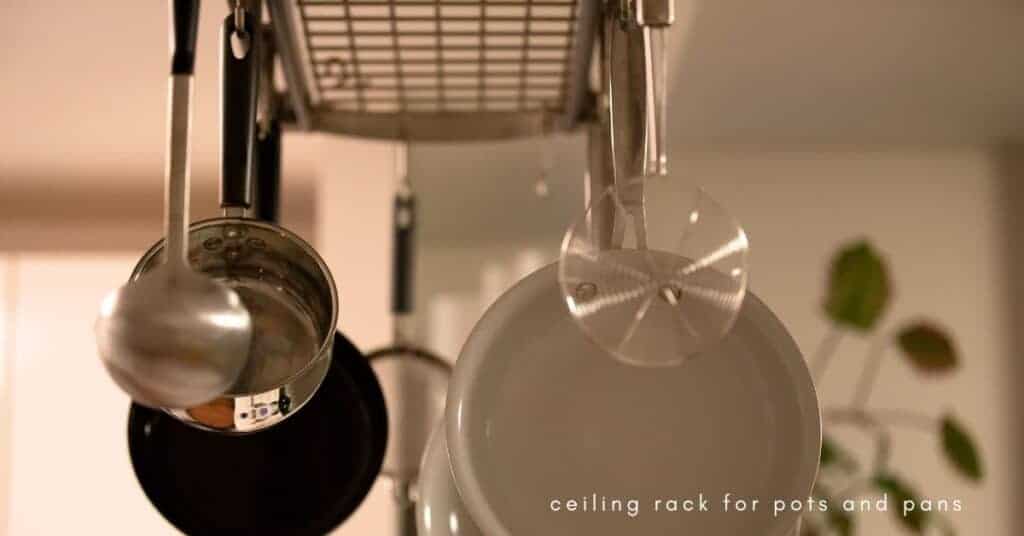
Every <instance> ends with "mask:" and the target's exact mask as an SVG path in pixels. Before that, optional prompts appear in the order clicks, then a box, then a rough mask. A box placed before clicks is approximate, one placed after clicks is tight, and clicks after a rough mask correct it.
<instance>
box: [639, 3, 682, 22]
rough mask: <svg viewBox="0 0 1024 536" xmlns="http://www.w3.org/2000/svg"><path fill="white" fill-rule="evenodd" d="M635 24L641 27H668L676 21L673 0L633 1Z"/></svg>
mask: <svg viewBox="0 0 1024 536" xmlns="http://www.w3.org/2000/svg"><path fill="white" fill-rule="evenodd" d="M634 2H635V8H634V10H635V13H636V22H637V24H639V25H641V26H668V25H670V24H672V23H673V22H675V20H676V3H675V0H634Z"/></svg>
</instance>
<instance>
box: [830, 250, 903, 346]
mask: <svg viewBox="0 0 1024 536" xmlns="http://www.w3.org/2000/svg"><path fill="white" fill-rule="evenodd" d="M827 292H828V295H827V297H826V298H825V314H827V315H828V317H829V318H830V319H832V321H833V322H835V323H836V324H839V325H841V326H845V327H849V328H852V329H856V330H859V331H868V330H870V329H871V328H873V327H874V326H875V324H876V323H877V322H878V319H879V318H881V316H882V313H883V312H884V311H885V308H886V306H887V305H888V303H889V293H890V289H889V274H888V272H887V270H886V268H885V263H884V262H883V261H882V258H881V256H879V254H878V253H877V252H876V251H875V250H874V248H873V247H871V244H869V243H868V242H866V241H861V242H856V243H853V244H850V245H848V246H846V247H844V248H842V249H841V250H839V252H838V253H837V254H836V256H835V257H833V259H832V268H831V273H830V274H829V281H828V290H827Z"/></svg>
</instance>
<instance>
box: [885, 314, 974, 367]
mask: <svg viewBox="0 0 1024 536" xmlns="http://www.w3.org/2000/svg"><path fill="white" fill-rule="evenodd" d="M896 342H897V343H898V344H899V347H900V349H901V350H903V354H904V355H905V356H906V357H907V359H908V360H909V361H910V364H911V365H913V366H914V368H916V369H917V370H919V371H921V372H949V371H952V370H953V369H955V368H956V367H957V365H958V364H959V363H960V359H959V356H958V355H957V352H956V347H955V346H954V345H953V339H952V338H951V337H950V336H949V335H948V334H947V333H946V332H945V331H944V330H942V329H941V328H939V327H936V326H934V325H932V324H927V323H923V322H920V323H916V324H911V325H909V326H906V327H904V328H903V329H901V330H900V332H899V334H897V335H896Z"/></svg>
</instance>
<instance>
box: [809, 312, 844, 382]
mask: <svg viewBox="0 0 1024 536" xmlns="http://www.w3.org/2000/svg"><path fill="white" fill-rule="evenodd" d="M842 339H843V331H842V330H840V329H839V328H837V327H836V326H834V325H833V326H830V327H829V329H828V331H827V332H826V333H825V337H824V338H823V339H822V340H821V342H820V343H818V348H817V349H815V351H814V357H812V358H811V376H812V377H813V378H814V382H815V383H818V382H820V381H821V378H822V376H823V375H824V374H825V369H827V368H828V365H829V363H831V362H832V358H833V357H834V356H835V354H836V349H837V348H838V347H839V341H841V340H842Z"/></svg>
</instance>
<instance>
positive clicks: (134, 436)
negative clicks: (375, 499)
mask: <svg viewBox="0 0 1024 536" xmlns="http://www.w3.org/2000/svg"><path fill="white" fill-rule="evenodd" d="M335 337H336V338H335V342H334V356H333V362H332V363H331V368H330V370H329V371H328V373H327V377H326V378H325V379H324V382H323V384H322V385H321V386H320V390H319V391H318V392H317V393H316V395H314V396H313V398H312V399H311V400H310V401H309V402H308V403H307V404H306V406H305V407H304V408H302V410H301V411H299V412H297V413H296V414H295V415H293V416H292V417H291V418H289V419H288V420H286V421H284V422H282V423H280V424H278V425H277V426H275V427H273V428H269V429H267V430H264V431H261V432H258V433H255V434H252V435H247V436H228V435H223V434H217V433H212V432H207V431H204V430H199V429H196V428H193V427H191V426H188V425H186V424H183V423H181V422H180V421H178V420H177V419H175V418H174V417H171V416H169V415H167V414H166V413H164V412H162V411H159V410H153V409H150V408H147V407H144V406H140V405H138V404H132V407H131V412H130V413H129V416H128V449H129V452H130V454H131V459H132V467H133V468H134V469H135V476H136V477H137V478H138V481H139V484H140V485H141V486H142V489H143V491H145V493H146V496H147V497H148V498H149V500H150V502H152V503H153V505H154V506H155V507H156V508H157V510H159V511H160V514H161V515H163V516H164V518H166V519H167V520H168V521H169V522H170V523H171V524H172V525H174V526H175V527H177V528H178V529H179V530H181V531H182V532H184V533H186V534H190V535H204V534H211V535H212V534H217V535H236V534H237V535H243V534H244V535H263V534H267V535H270V534H287V535H289V536H303V535H310V536H313V535H317V536H319V535H322V534H326V533H327V532H330V531H331V530H332V529H334V528H335V527H337V526H338V525H340V524H341V523H342V522H343V521H344V520H345V519H347V518H348V517H349V515H351V514H352V512H354V511H355V509H356V508H357V507H358V506H359V504H360V503H362V501H363V499H364V498H365V497H366V495H367V494H368V493H369V491H370V488H371V487H372V486H373V482H374V480H375V479H376V477H377V474H378V472H379V471H380V468H381V463H382V462H383V458H384V451H385V448H386V444H387V435H388V430H387V411H386V409H385V406H384V396H383V394H382V393H381V390H380V385H379V384H378V382H377V378H376V376H375V375H374V373H373V371H372V370H371V369H370V366H369V363H368V362H367V361H366V359H365V358H364V357H363V355H362V354H361V353H360V352H359V350H358V349H356V348H355V346H353V345H352V343H351V342H349V341H348V339H346V338H345V337H343V336H342V335H340V334H337V335H336V336H335Z"/></svg>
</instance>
